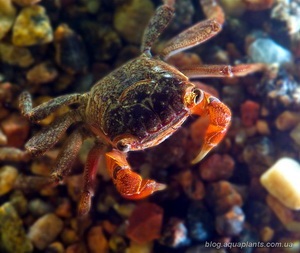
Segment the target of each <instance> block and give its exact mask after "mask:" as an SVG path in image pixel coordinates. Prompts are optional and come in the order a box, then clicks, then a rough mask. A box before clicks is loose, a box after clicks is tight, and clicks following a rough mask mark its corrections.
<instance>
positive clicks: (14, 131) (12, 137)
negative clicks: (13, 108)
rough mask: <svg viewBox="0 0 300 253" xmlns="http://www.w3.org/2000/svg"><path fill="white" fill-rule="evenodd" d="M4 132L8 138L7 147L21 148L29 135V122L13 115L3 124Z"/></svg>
mask: <svg viewBox="0 0 300 253" xmlns="http://www.w3.org/2000/svg"><path fill="white" fill-rule="evenodd" d="M1 127H2V130H3V132H4V134H5V135H6V137H7V145H8V146H10V147H16V148H21V147H23V146H24V143H25V141H26V140H27V137H28V134H29V122H28V120H26V119H25V118H24V117H22V116H20V115H18V114H12V115H10V116H9V117H7V118H6V119H4V120H3V121H2V123H1Z"/></svg>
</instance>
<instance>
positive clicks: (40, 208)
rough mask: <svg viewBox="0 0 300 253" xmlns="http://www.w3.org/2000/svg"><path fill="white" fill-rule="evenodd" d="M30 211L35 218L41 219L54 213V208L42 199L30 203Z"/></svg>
mask: <svg viewBox="0 0 300 253" xmlns="http://www.w3.org/2000/svg"><path fill="white" fill-rule="evenodd" d="M28 209H29V212H30V213H31V214H32V215H33V216H35V217H40V216H43V215H45V214H47V213H50V212H51V211H53V207H52V206H51V205H50V204H49V203H47V202H45V201H43V200H41V199H33V200H31V201H30V202H29V203H28Z"/></svg>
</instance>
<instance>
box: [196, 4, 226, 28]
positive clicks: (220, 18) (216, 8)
mask: <svg viewBox="0 0 300 253" xmlns="http://www.w3.org/2000/svg"><path fill="white" fill-rule="evenodd" d="M199 2H200V5H201V7H202V10H203V12H204V14H205V16H206V18H208V19H215V20H216V21H217V22H218V23H219V24H220V25H223V24H224V21H225V14H224V11H223V9H222V7H221V6H220V5H219V4H218V3H217V1H216V0H200V1H199Z"/></svg>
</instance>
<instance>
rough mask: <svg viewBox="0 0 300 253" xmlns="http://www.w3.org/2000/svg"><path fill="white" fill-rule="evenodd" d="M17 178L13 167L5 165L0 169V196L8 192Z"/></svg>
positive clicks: (16, 172)
mask: <svg viewBox="0 0 300 253" xmlns="http://www.w3.org/2000/svg"><path fill="white" fill-rule="evenodd" d="M17 177H18V170H17V169H16V168H15V167H12V166H9V165H6V166H3V167H1V168H0V196H2V195H5V194H6V193H8V192H10V191H11V190H12V189H13V187H14V183H15V181H16V179H17Z"/></svg>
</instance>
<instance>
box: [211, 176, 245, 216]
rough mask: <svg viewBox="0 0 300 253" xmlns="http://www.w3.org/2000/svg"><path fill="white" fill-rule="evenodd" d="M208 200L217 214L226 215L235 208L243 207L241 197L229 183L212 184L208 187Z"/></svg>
mask: <svg viewBox="0 0 300 253" xmlns="http://www.w3.org/2000/svg"><path fill="white" fill-rule="evenodd" d="M206 199H207V201H208V203H209V205H210V206H211V208H213V210H214V213H215V214H217V215H218V214H224V213H226V212H228V211H229V210H231V208H232V207H233V206H242V204H243V200H242V197H241V195H240V194H239V193H238V192H237V191H236V190H235V189H234V187H233V185H232V184H231V183H229V182H228V181H224V180H223V181H219V182H216V183H211V184H209V185H208V187H207V194H206Z"/></svg>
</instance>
